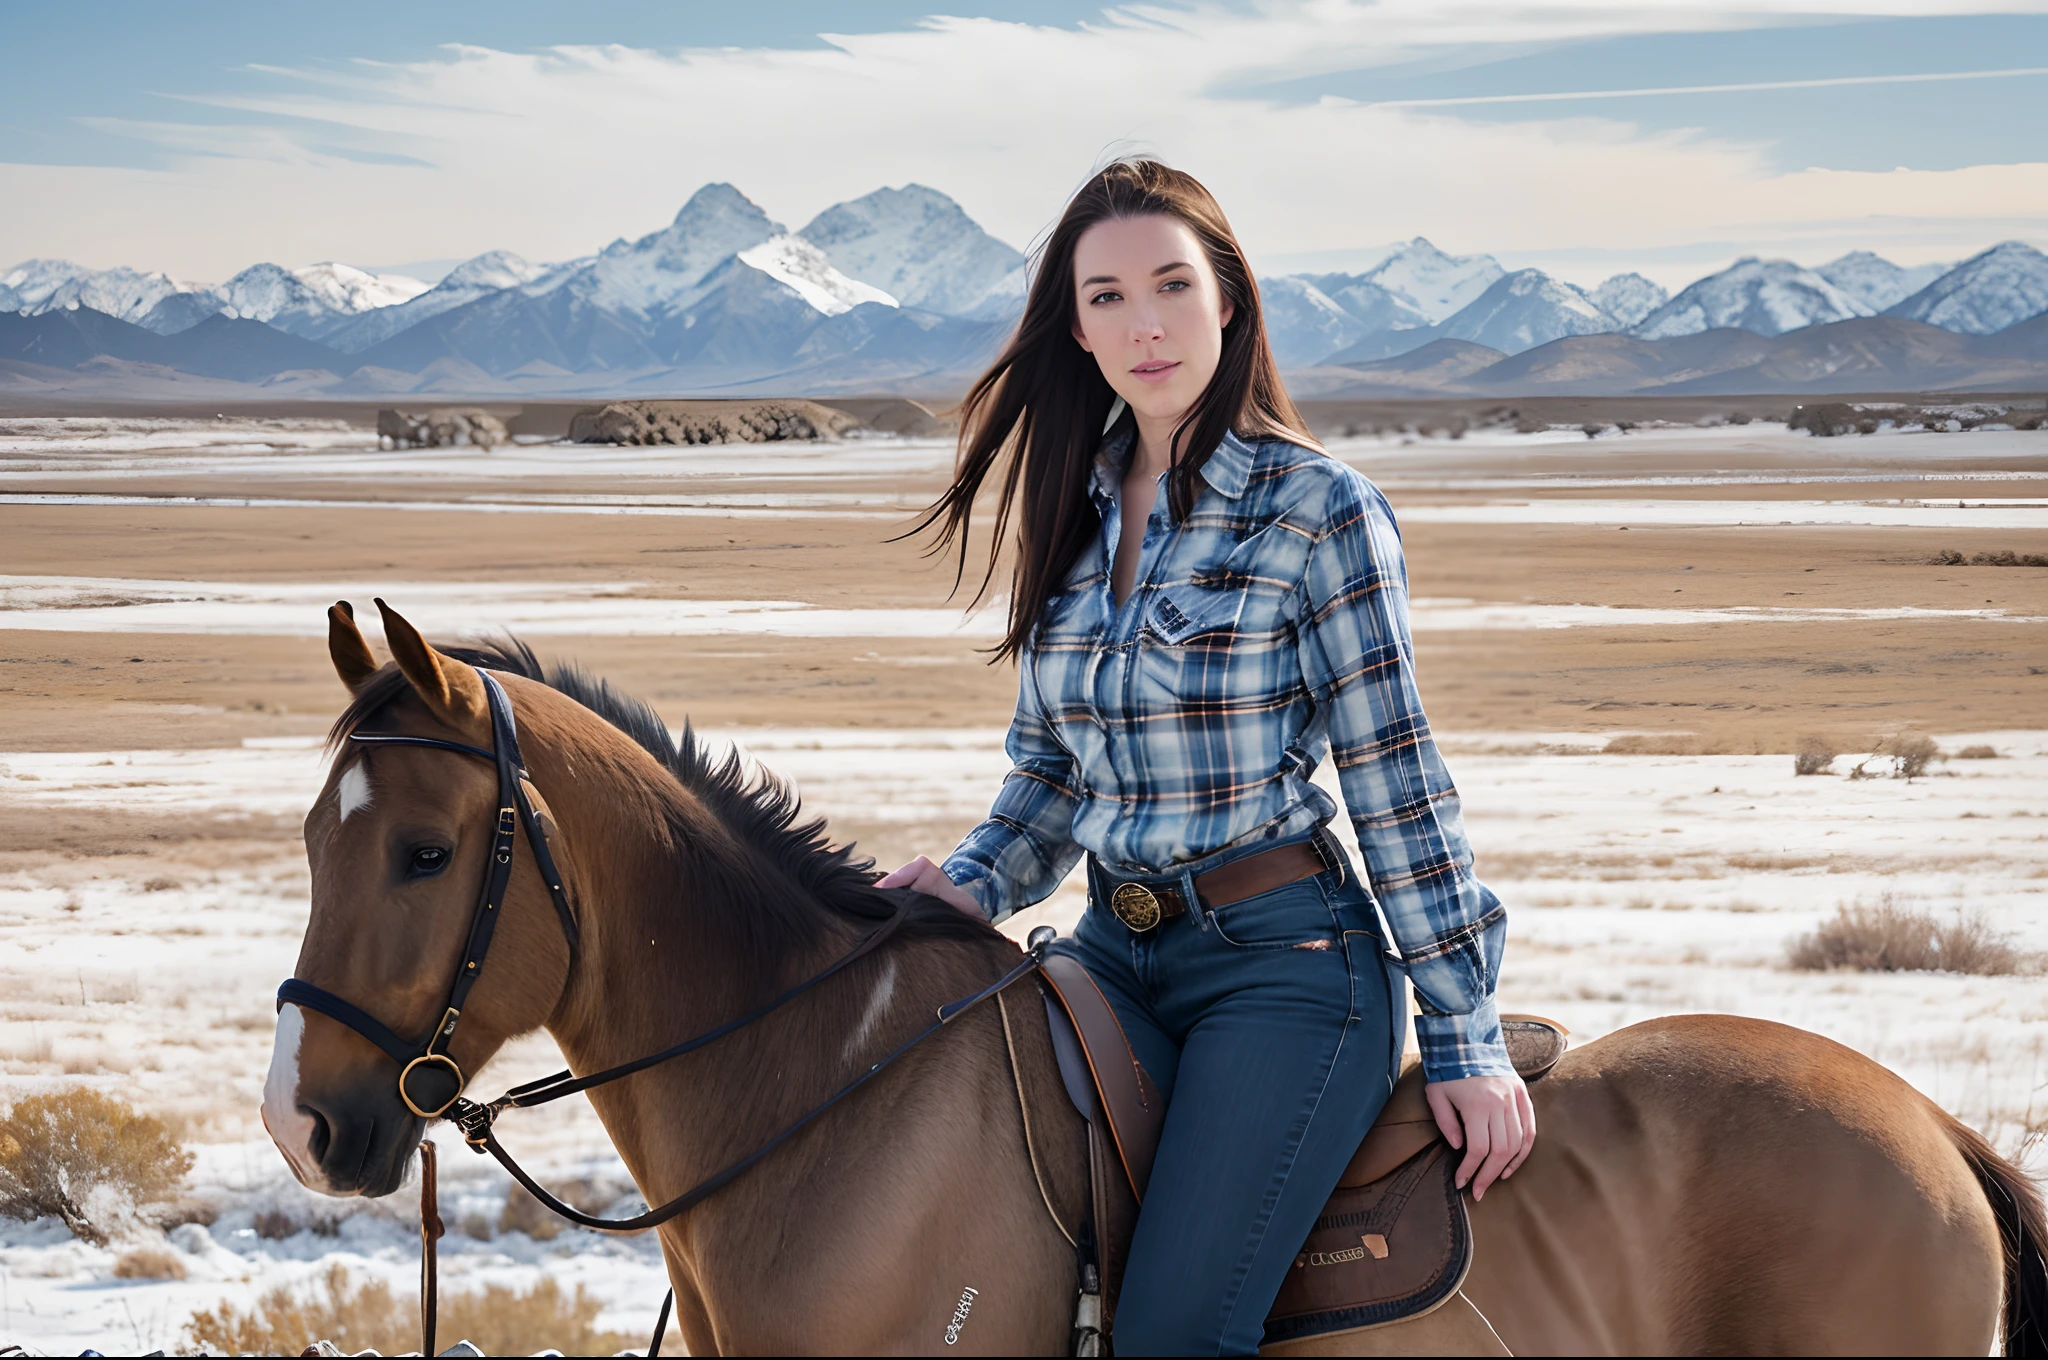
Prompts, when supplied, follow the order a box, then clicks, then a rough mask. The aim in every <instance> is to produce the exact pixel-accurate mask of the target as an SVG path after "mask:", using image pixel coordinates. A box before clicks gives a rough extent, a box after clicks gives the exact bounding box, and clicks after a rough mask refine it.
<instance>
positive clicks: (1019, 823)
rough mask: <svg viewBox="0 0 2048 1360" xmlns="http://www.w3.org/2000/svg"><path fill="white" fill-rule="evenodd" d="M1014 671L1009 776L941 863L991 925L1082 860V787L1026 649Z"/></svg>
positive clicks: (1051, 886) (1054, 885) (1048, 890)
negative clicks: (1078, 836) (1077, 837)
mask: <svg viewBox="0 0 2048 1360" xmlns="http://www.w3.org/2000/svg"><path fill="white" fill-rule="evenodd" d="M1017 670H1018V684H1017V716H1016V717H1015V718H1014V719H1013V720H1012V721H1011V723H1010V736H1009V740H1008V741H1007V742H1006V743H1005V748H1006V749H1007V750H1008V752H1009V756H1010V765H1011V769H1010V773H1009V774H1008V775H1006V776H1005V777H1004V779H1003V786H1002V788H1001V789H999V790H998V791H997V792H996V801H995V806H993V807H992V808H990V809H989V814H988V818H987V820H985V821H983V822H982V823H981V825H979V826H977V827H975V828H974V829H973V830H972V831H970V832H968V833H967V835H966V837H965V838H964V839H962V840H961V842H960V844H959V845H958V846H956V847H955V848H954V850H953V853H952V854H951V855H948V856H947V857H946V862H945V863H944V864H943V865H941V866H940V868H941V869H942V870H943V871H944V872H945V875H946V877H948V878H950V879H952V880H953V882H954V883H955V884H956V885H958V886H959V887H961V888H963V889H965V890H966V892H967V893H968V895H969V896H971V897H973V898H974V899H975V900H976V901H977V902H979V903H981V908H982V910H983V911H985V912H987V913H988V915H989V919H990V920H991V921H1000V920H1002V919H1003V918H1004V917H1005V916H1008V915H1009V914H1010V913H1011V912H1013V911H1017V910H1019V909H1020V908H1023V907H1028V906H1030V905H1031V904H1032V903H1033V902H1037V901H1040V900H1042V899H1044V898H1045V897H1047V896H1049V895H1050V894H1051V893H1052V890H1053V889H1054V888H1057V887H1058V886H1059V885H1060V882H1061V880H1063V879H1065V878H1066V876H1067V871H1068V870H1070V869H1072V868H1073V867H1074V864H1075V862H1076V861H1077V860H1079V859H1080V858H1081V848H1080V847H1079V846H1078V845H1076V844H1075V843H1074V812H1075V810H1076V809H1077V808H1078V807H1079V806H1080V804H1081V788H1080V779H1079V775H1078V773H1077V770H1076V766H1075V762H1074V757H1073V754H1072V753H1071V752H1069V751H1068V750H1067V748H1066V747H1065V746H1063V745H1061V744H1060V740H1059V738H1058V737H1057V736H1056V735H1054V733H1053V730H1052V724H1050V723H1049V722H1047V721H1046V718H1045V711H1044V707H1043V705H1042V704H1041V702H1040V700H1039V697H1038V689H1037V685H1036V684H1035V683H1034V682H1033V679H1032V665H1031V656H1030V654H1029V653H1028V652H1027V653H1026V654H1025V656H1024V658H1023V659H1022V661H1021V663H1020V664H1019V665H1018V667H1017Z"/></svg>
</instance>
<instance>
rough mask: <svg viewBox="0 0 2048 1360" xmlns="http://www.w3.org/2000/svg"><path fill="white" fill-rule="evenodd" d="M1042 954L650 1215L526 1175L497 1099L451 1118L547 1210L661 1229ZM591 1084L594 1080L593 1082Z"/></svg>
mask: <svg viewBox="0 0 2048 1360" xmlns="http://www.w3.org/2000/svg"><path fill="white" fill-rule="evenodd" d="M871 938H872V937H871ZM1040 958H1041V955H1040V951H1039V950H1037V949H1034V950H1032V951H1030V952H1029V953H1027V954H1025V956H1024V957H1023V959H1021V960H1020V961H1019V962H1018V963H1017V964H1016V966H1015V967H1013V968H1011V969H1010V970H1009V971H1008V972H1007V973H1004V974H1003V975H1002V976H1001V977H999V978H997V979H996V980H995V981H994V982H992V983H990V984H989V985H988V986H986V987H984V988H982V989H981V990H980V991H978V992H975V993H974V994H973V995H971V996H966V997H962V998H961V999H960V1000H958V1001H951V1002H948V1003H947V1004H945V1005H943V1006H941V1007H939V1010H938V1018H937V1019H935V1020H933V1021H932V1023H931V1024H929V1025H927V1026H925V1027H924V1028H923V1029H921V1030H919V1031H918V1032H917V1033H916V1034H914V1035H912V1036H911V1037H910V1038H908V1039H906V1040H904V1041H903V1042H902V1043H901V1044H898V1045H897V1046H896V1047H895V1048H894V1049H893V1050H891V1051H890V1052H889V1054H888V1055H887V1056H885V1057H883V1058H882V1059H880V1060H879V1061H877V1062H876V1063H875V1064H874V1065H873V1066H872V1067H870V1068H868V1069H867V1070H866V1071H865V1072H862V1073H861V1074H860V1075H859V1076H857V1077H855V1078H854V1079H853V1080H852V1081H849V1082H847V1083H846V1085H844V1086H842V1087H840V1088H839V1089H838V1090H837V1091H834V1092H833V1093H832V1094H831V1095H830V1096H828V1097H826V1098H825V1100H824V1101H823V1102H821V1103H820V1104H818V1105H815V1106H813V1107H812V1108H811V1109H810V1111H809V1112H807V1113H806V1114H804V1115H803V1116H802V1117H801V1118H799V1119H797V1120H795V1121H794V1122H793V1123H790V1124H788V1125H785V1126H784V1127H783V1128H782V1129H781V1130H780V1131H779V1132H778V1133H776V1134H775V1135H774V1136H773V1137H771V1138H770V1139H768V1141H767V1142H765V1143H763V1144H761V1145H760V1146H759V1147H757V1148H756V1149H754V1151H752V1152H750V1153H748V1154H747V1155H746V1156H744V1157H742V1158H740V1159H739V1160H738V1161H736V1162H733V1163H731V1164H730V1165H728V1166H726V1167H725V1168H724V1169H723V1170H721V1171H719V1172H717V1173H716V1174H714V1175H712V1176H709V1177H707V1178H706V1179H704V1180H701V1181H699V1182H698V1183H697V1184H696V1185H694V1186H691V1187H690V1188H689V1189H688V1190H686V1191H684V1192H683V1193H682V1194H680V1195H677V1196H676V1197H675V1198H674V1199H672V1200H669V1201H668V1202H667V1203H665V1204H662V1205H659V1206H657V1207H655V1208H652V1209H649V1210H648V1211H647V1212H646V1213H643V1214H635V1215H634V1216H633V1217H631V1218H598V1217H596V1216H595V1215H592V1214H586V1213H584V1212H583V1211H582V1210H580V1209H577V1208H575V1207H573V1206H571V1205H568V1204H564V1203H563V1202H562V1201H561V1200H559V1199H556V1198H555V1197H554V1196H553V1195H551V1194H549V1193H548V1192H547V1190H546V1189H545V1188H543V1187H542V1186H541V1184H540V1183H539V1182H538V1181H536V1180H534V1179H533V1177H531V1176H529V1175H527V1174H526V1171H525V1168H523V1167H521V1166H520V1165H519V1163H517V1162H515V1161H513V1160H512V1155H511V1154H510V1153H508V1152H506V1151H505V1149H504V1148H503V1147H502V1146H501V1145H500V1144H499V1142H498V1139H497V1135H496V1134H495V1133H494V1132H493V1131H492V1128H491V1121H492V1120H493V1119H494V1118H495V1117H496V1116H497V1114H498V1111H499V1110H500V1109H501V1108H505V1104H504V1102H503V1101H492V1102H491V1103H490V1104H489V1105H477V1104H475V1103H473V1102H471V1101H459V1102H457V1109H456V1111H455V1112H454V1113H451V1114H449V1115H448V1116H447V1118H449V1119H452V1120H453V1121H454V1122H455V1123H456V1124H458V1125H460V1126H461V1128H462V1131H463V1134H464V1136H465V1137H466V1138H467V1139H468V1140H469V1144H470V1146H471V1147H473V1148H475V1149H476V1150H477V1151H479V1152H488V1153H490V1154H491V1156H492V1157H494V1158H496V1159H497V1162H498V1165H500V1166H502V1167H504V1168H505V1170H506V1171H508V1172H510V1173H511V1175H512V1179H514V1180H516V1181H518V1182H519V1183H520V1184H521V1185H523V1186H525V1187H526V1189H527V1191H528V1193H530V1194H531V1195H532V1196H533V1197H534V1198H535V1199H537V1200H539V1201H540V1202H541V1203H542V1204H544V1205H546V1206H547V1207H548V1208H550V1209H552V1210H554V1212H556V1213H557V1214H560V1215H561V1216H562V1217H563V1218H566V1219H568V1220H569V1221H570V1222H571V1223H576V1224H580V1225H582V1226H583V1227H586V1228H600V1229H603V1230H605V1231H607V1232H641V1231H643V1230H645V1229H647V1228H654V1227H659V1226H660V1225H661V1224H663V1223H666V1222H668V1221H669V1220H670V1219H672V1218H674V1217H675V1216H676V1215H677V1214H680V1213H682V1212H683V1211H684V1210H686V1209H690V1208H693V1207H695V1206H696V1205H698V1204H700V1203H702V1202H703V1201H704V1200H705V1199H707V1198H709V1197H710V1196H711V1195H712V1194H713V1193H714V1192H716V1191H718V1190H720V1189H722V1188H723V1187H724V1186H726V1185H727V1184H728V1183H730V1182H731V1181H733V1180H734V1179H736V1178H737V1177H739V1176H740V1175H741V1174H742V1173H743V1172H745V1171H746V1170H747V1169H748V1168H750V1167H752V1166H753V1165H754V1164H755V1163H756V1162H759V1161H761V1160H762V1159H763V1158H765V1157H767V1156H768V1155H769V1154H770V1153H772V1152H774V1151H775V1149H777V1148H779V1147H781V1146H782V1145H783V1144H784V1143H786V1142H788V1141H789V1140H790V1139H791V1138H793V1137H795V1136H796V1135H797V1134H798V1133H799V1132H801V1131H802V1130H803V1129H804V1128H805V1127H806V1126H807V1125H809V1124H810V1123H811V1121H813V1120H815V1119H816V1118H818V1116H820V1115H822V1114H824V1113H825V1112H826V1111H827V1110H829V1109H831V1108H832V1107H833V1106H835V1105H837V1104H838V1103H839V1102H840V1101H842V1100H844V1099H846V1098H847V1097H848V1096H850V1095H852V1094H853V1093H854V1092H855V1091H858V1090H859V1089H860V1088H861V1087H863V1086H865V1085H867V1084H868V1083H869V1082H870V1081H873V1080H874V1079H875V1078H876V1077H878V1076H880V1075H881V1074H882V1073H883V1072H884V1071H885V1070H887V1069H888V1068H889V1067H890V1066H891V1065H892V1064H894V1063H895V1062H896V1060H897V1059H898V1058H901V1057H903V1056H904V1055H905V1054H907V1053H909V1052H910V1051H911V1050H912V1049H914V1048H916V1047H917V1046H918V1045H919V1044H922V1043H923V1042H924V1041H925V1040H927V1039H929V1038H931V1037H932V1036H933V1035H934V1034H937V1033H938V1032H939V1031H940V1030H942V1029H944V1028H945V1027H946V1026H947V1025H950V1024H952V1023H953V1022H954V1021H955V1020H957V1019H959V1018H960V1017H961V1016H962V1015H965V1014H966V1013H967V1012H968V1011H970V1010H972V1009H973V1008H974V1007H976V1006H978V1005H980V1004H981V1003H982V1002H984V1001H986V1000H988V999H989V998H990V997H992V996H995V995H996V994H997V993H999V992H1002V991H1004V990H1006V989H1008V988H1009V987H1010V986H1012V985H1013V984H1015V983H1017V982H1018V981H1020V980H1022V979H1023V978H1025V977H1028V976H1029V975H1030V974H1032V973H1035V972H1037V971H1038V968H1039V964H1040ZM592 1084H595V1083H594V1082H593V1083H592ZM574 1089H575V1090H581V1089H583V1088H582V1087H581V1086H577V1087H575V1088H574ZM559 1094H560V1095H569V1094H572V1091H571V1090H569V1089H564V1090H562V1091H560V1092H559ZM555 1098H557V1097H556V1095H554V1094H550V1095H548V1096H547V1097H545V1099H547V1100H553V1099H555ZM527 1103H528V1104H540V1103H543V1102H542V1101H529V1102H527ZM465 1107H466V1108H465Z"/></svg>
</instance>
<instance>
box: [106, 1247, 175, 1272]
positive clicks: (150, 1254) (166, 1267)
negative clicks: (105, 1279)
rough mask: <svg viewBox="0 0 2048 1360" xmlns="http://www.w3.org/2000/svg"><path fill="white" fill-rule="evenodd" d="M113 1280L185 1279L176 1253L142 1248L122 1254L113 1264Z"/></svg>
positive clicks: (159, 1248)
mask: <svg viewBox="0 0 2048 1360" xmlns="http://www.w3.org/2000/svg"><path fill="white" fill-rule="evenodd" d="M114 1278H115V1279H117V1280H182V1279H184V1278H185V1263H184V1262H183V1261H181V1260H179V1259H178V1256H177V1253H176V1252H170V1251H165V1250H164V1249H163V1248H162V1247H143V1248H141V1249H140V1250H138V1251H131V1252H128V1253H126V1254H124V1255H123V1256H122V1257H121V1258H120V1259H119V1260H117V1261H115V1262H114Z"/></svg>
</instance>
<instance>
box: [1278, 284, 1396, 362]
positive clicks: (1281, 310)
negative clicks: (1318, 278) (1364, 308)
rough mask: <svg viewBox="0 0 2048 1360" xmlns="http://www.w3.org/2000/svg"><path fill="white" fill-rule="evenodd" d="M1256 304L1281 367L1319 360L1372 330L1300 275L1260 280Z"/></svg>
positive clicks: (1347, 345)
mask: <svg viewBox="0 0 2048 1360" xmlns="http://www.w3.org/2000/svg"><path fill="white" fill-rule="evenodd" d="M1339 277H1343V276H1342V275H1339ZM1259 307H1260V310H1261V311H1263V312H1264V313H1265V317H1266V339H1267V340H1268V341H1269V342H1270V343H1271V344H1272V346H1273V358H1274V359H1275V360H1276V361H1277V362H1278V363H1279V364H1280V366H1281V367H1283V368H1303V367H1306V366H1308V365H1310V364H1315V363H1320V362H1321V361H1322V360H1323V359H1325V358H1327V357H1328V356H1330V355H1332V354H1335V353H1337V352H1338V351H1339V350H1342V349H1347V348H1349V347H1350V346H1352V345H1354V344H1356V343H1358V341H1360V340H1362V339H1364V338H1365V336H1367V335H1368V334H1371V331H1372V328H1371V327H1370V326H1368V325H1366V324H1365V323H1363V322H1361V321H1360V320H1359V319H1358V318H1357V317H1355V316H1353V315H1352V314H1351V313H1350V312H1349V311H1347V310H1345V308H1344V307H1342V306H1341V305H1339V304H1338V302H1337V301H1336V299H1334V298H1332V297H1331V296H1330V295H1329V294H1327V293H1325V292H1323V290H1322V289H1320V288H1318V287H1316V286H1315V285H1314V284H1313V283H1311V282H1309V281H1308V279H1306V278H1304V277H1302V276H1300V275H1283V276H1282V277H1280V278H1276V279H1267V280H1265V281H1264V282H1263V283H1261V284H1260V285H1259Z"/></svg>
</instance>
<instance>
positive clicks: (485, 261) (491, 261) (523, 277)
mask: <svg viewBox="0 0 2048 1360" xmlns="http://www.w3.org/2000/svg"><path fill="white" fill-rule="evenodd" d="M551 267H552V266H549V265H544V264H534V263H533V262H532V261H530V260H527V259H523V258H522V257H520V256H518V255H514V254H513V253H512V252H511V251H509V250H487V251H485V252H484V253H483V254H481V255H478V256H475V257H474V258H471V259H467V260H464V261H463V262H462V263H461V264H459V265H456V266H455V267H454V268H453V269H451V270H449V271H448V272H447V273H446V274H444V275H443V276H442V278H441V281H440V282H439V283H437V284H435V285H434V286H433V287H432V288H430V289H428V290H427V292H430V293H469V294H472V295H474V296H478V297H481V296H482V295H483V294H485V293H492V292H496V291H497V290H498V289H500V288H517V287H518V286H519V285H520V284H522V283H532V282H533V281H534V280H535V279H537V278H539V277H541V276H542V275H543V274H545V273H547V272H548V270H549V269H550V268H551ZM426 295H427V294H426V293H422V294H420V296H421V297H425V296H426Z"/></svg>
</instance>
